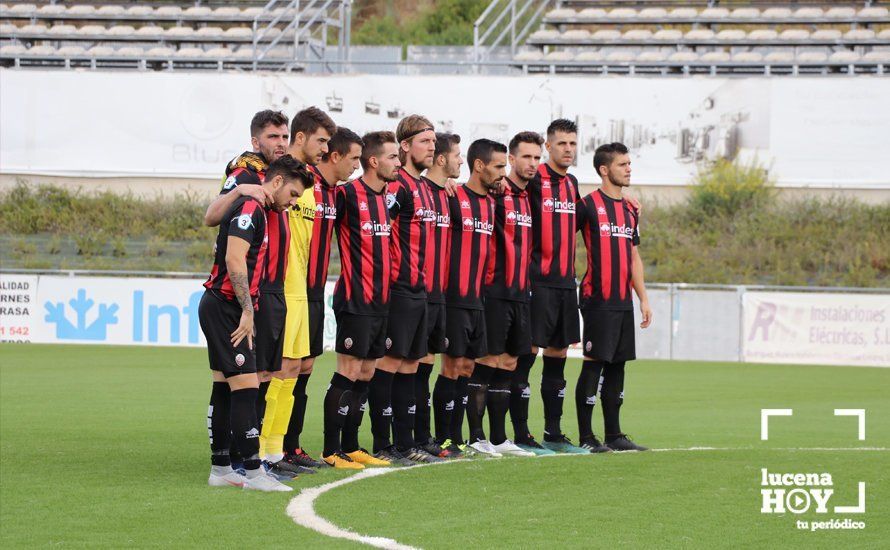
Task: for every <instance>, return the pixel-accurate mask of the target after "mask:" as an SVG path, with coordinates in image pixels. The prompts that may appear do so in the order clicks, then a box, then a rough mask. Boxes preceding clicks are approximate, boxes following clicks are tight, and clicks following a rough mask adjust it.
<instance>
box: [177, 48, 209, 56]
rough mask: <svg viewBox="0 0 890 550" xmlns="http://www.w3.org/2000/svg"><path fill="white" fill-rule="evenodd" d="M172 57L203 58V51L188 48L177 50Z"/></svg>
mask: <svg viewBox="0 0 890 550" xmlns="http://www.w3.org/2000/svg"><path fill="white" fill-rule="evenodd" d="M174 55H175V56H176V57H204V50H202V49H201V48H195V47H193V46H189V47H187V48H179V50H177V51H176V53H175V54H174Z"/></svg>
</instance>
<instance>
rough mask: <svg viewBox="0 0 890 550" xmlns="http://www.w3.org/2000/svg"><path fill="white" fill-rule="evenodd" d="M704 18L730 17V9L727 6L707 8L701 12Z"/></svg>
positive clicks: (700, 15)
mask: <svg viewBox="0 0 890 550" xmlns="http://www.w3.org/2000/svg"><path fill="white" fill-rule="evenodd" d="M699 17H701V18H703V19H726V18H727V17H729V10H728V9H726V8H705V9H703V10H702V11H701V13H700V14H699Z"/></svg>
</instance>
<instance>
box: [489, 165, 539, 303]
mask: <svg viewBox="0 0 890 550" xmlns="http://www.w3.org/2000/svg"><path fill="white" fill-rule="evenodd" d="M506 181H507V187H508V189H507V191H506V192H505V193H504V194H502V195H492V198H493V199H494V203H495V207H494V236H493V237H492V239H491V250H490V252H489V255H488V270H487V273H486V275H485V296H491V297H492V298H499V299H501V300H513V301H520V302H526V301H528V299H529V284H528V270H529V263H530V258H531V251H532V236H531V232H532V214H531V205H530V204H529V200H528V191H527V190H526V189H522V188H520V187H517V186H516V184H515V183H513V182H512V181H510V180H509V179H507V180H506Z"/></svg>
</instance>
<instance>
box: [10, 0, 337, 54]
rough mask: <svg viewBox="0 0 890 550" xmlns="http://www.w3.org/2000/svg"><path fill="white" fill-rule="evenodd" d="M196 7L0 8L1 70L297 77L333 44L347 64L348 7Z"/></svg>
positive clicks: (331, 2)
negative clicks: (285, 73)
mask: <svg viewBox="0 0 890 550" xmlns="http://www.w3.org/2000/svg"><path fill="white" fill-rule="evenodd" d="M198 4H199V5H196V3H195V2H187V1H182V2H176V1H172V2H119V3H116V4H115V3H113V2H52V3H24V2H16V3H3V4H0V65H2V66H6V67H10V66H14V67H23V66H24V67H65V68H71V67H86V68H94V69H95V68H138V69H143V70H147V69H168V70H175V69H190V70H195V69H210V70H223V69H268V70H293V71H302V70H306V69H307V66H306V65H305V62H307V61H317V60H325V59H331V56H330V55H329V54H330V52H328V51H327V50H328V48H329V47H331V46H332V45H334V46H335V48H334V49H335V50H336V53H335V57H336V56H343V59H346V55H348V47H349V18H350V2H349V1H348V0H309V1H302V2H298V1H286V0H285V1H280V0H271V1H269V2H262V3H260V2H250V1H248V2H237V3H235V2H226V3H223V2H218V3H213V2H203V3H201V2H199V3H198ZM215 4H218V5H215ZM334 36H336V38H337V39H336V41H333V40H330V39H329V38H333V37H334ZM321 69H324V67H321Z"/></svg>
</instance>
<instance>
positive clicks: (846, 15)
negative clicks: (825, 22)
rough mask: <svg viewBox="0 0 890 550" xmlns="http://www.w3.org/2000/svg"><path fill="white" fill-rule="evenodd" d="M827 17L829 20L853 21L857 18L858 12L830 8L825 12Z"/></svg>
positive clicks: (845, 8)
mask: <svg viewBox="0 0 890 550" xmlns="http://www.w3.org/2000/svg"><path fill="white" fill-rule="evenodd" d="M825 17H827V18H829V19H852V18H854V17H856V10H855V9H853V8H850V7H836V8H829V9H828V11H826V12H825Z"/></svg>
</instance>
